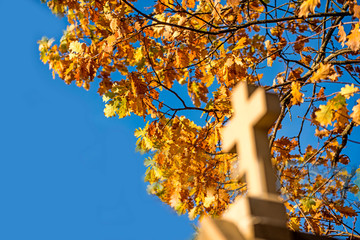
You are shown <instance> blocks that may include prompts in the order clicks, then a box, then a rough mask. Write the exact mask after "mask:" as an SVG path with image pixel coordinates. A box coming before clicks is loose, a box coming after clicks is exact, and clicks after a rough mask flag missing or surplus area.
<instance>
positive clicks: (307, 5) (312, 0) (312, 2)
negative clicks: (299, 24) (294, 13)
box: [299, 0, 320, 17]
mask: <svg viewBox="0 0 360 240" xmlns="http://www.w3.org/2000/svg"><path fill="white" fill-rule="evenodd" d="M316 6H317V7H320V0H305V1H304V2H303V3H302V4H301V6H300V12H299V17H307V16H308V15H309V13H310V12H311V13H315V7H316Z"/></svg>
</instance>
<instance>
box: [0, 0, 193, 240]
mask: <svg viewBox="0 0 360 240" xmlns="http://www.w3.org/2000/svg"><path fill="white" fill-rule="evenodd" d="M0 12H1V13H0V22H1V33H0V46H1V55H0V57H1V58H0V63H1V64H0V70H1V75H0V80H1V93H0V107H1V114H0V239H2V240H24V239H26V240H32V239H34V240H35V239H36V240H60V239H61V240H64V239H66V240H75V239H76V240H83V239H84V240H85V239H86V240H140V239H146V240H187V239H190V238H191V236H192V233H193V232H194V230H193V227H192V223H191V222H190V221H189V220H188V218H187V216H180V217H179V216H177V214H176V213H175V212H174V211H172V210H171V208H170V207H168V206H167V205H164V204H162V203H161V201H160V200H159V199H157V197H154V196H150V195H148V194H147V193H146V183H144V181H143V177H144V173H145V167H144V166H143V159H144V156H142V155H140V153H136V152H135V142H136V138H135V137H134V134H133V133H134V130H135V128H137V127H139V126H141V125H142V124H143V121H142V119H141V118H138V117H132V118H126V119H122V120H119V119H116V118H113V119H107V118H106V117H105V116H104V114H103V108H104V103H103V102H102V100H101V98H100V96H99V95H98V94H97V93H96V90H95V88H94V89H93V90H90V91H85V90H84V89H82V88H78V87H76V86H75V85H71V86H67V85H66V84H65V83H64V82H63V81H62V80H60V79H59V78H56V79H52V75H51V72H50V71H49V69H48V66H47V65H44V64H43V63H42V62H41V61H40V60H39V52H38V45H37V43H36V42H37V41H38V40H40V39H41V37H42V36H47V37H49V38H52V37H54V38H55V39H56V40H57V41H58V40H59V39H60V37H61V34H62V31H63V30H64V29H65V28H66V21H65V19H60V18H58V17H56V16H54V15H53V14H52V13H51V12H50V10H49V9H48V8H47V6H46V5H45V4H41V3H40V0H18V1H9V0H0Z"/></svg>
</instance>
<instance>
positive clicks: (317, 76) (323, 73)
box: [310, 63, 333, 82]
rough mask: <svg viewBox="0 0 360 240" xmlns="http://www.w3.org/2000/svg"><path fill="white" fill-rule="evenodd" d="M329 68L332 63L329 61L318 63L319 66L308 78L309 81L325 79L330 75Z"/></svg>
mask: <svg viewBox="0 0 360 240" xmlns="http://www.w3.org/2000/svg"><path fill="white" fill-rule="evenodd" d="M331 70H333V68H332V65H331V64H330V63H327V64H323V63H320V67H319V69H318V70H316V72H315V73H314V75H313V76H312V77H311V78H310V81H311V82H318V81H320V80H321V79H326V78H328V77H329V76H330V75H331Z"/></svg>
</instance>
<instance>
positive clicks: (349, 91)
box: [340, 84, 359, 99]
mask: <svg viewBox="0 0 360 240" xmlns="http://www.w3.org/2000/svg"><path fill="white" fill-rule="evenodd" d="M358 91H359V88H357V87H354V84H351V85H348V84H347V85H345V87H343V88H341V91H340V94H341V95H343V96H344V97H345V98H346V99H349V98H350V97H352V96H353V95H354V93H357V92H358Z"/></svg>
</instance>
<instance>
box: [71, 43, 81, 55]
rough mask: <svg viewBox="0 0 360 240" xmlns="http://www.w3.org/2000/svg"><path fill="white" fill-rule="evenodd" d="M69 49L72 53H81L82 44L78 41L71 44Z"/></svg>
mask: <svg viewBox="0 0 360 240" xmlns="http://www.w3.org/2000/svg"><path fill="white" fill-rule="evenodd" d="M69 49H70V51H71V52H73V53H83V48H82V43H80V42H78V41H73V42H71V43H70V46H69Z"/></svg>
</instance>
